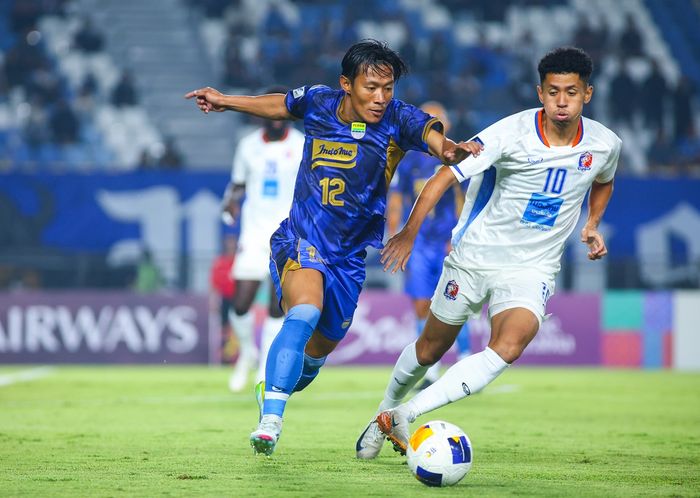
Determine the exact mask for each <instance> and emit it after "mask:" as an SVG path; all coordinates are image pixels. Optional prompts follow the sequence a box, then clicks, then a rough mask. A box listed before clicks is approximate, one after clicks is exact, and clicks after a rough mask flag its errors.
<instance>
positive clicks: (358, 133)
mask: <svg viewBox="0 0 700 498" xmlns="http://www.w3.org/2000/svg"><path fill="white" fill-rule="evenodd" d="M366 132H367V123H357V122H355V123H352V124H351V125H350V134H351V135H352V138H354V139H355V140H359V139H361V138H362V137H364V136H365V133H366Z"/></svg>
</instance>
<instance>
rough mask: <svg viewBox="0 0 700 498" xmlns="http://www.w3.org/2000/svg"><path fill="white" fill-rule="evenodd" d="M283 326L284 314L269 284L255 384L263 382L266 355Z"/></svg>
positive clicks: (273, 289)
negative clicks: (268, 301)
mask: <svg viewBox="0 0 700 498" xmlns="http://www.w3.org/2000/svg"><path fill="white" fill-rule="evenodd" d="M283 324H284V312H283V311H282V308H280V305H279V301H278V300H277V295H276V293H275V288H274V286H273V285H272V282H270V305H269V307H268V315H267V317H266V318H265V321H264V322H263V327H262V334H261V336H260V354H259V361H258V373H257V374H256V378H255V383H256V384H257V383H259V382H260V381H262V380H265V364H266V363H267V353H268V351H270V346H271V345H272V341H274V340H275V337H276V336H277V333H278V332H279V331H280V329H281V328H282V325H283Z"/></svg>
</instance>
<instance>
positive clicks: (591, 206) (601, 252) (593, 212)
mask: <svg viewBox="0 0 700 498" xmlns="http://www.w3.org/2000/svg"><path fill="white" fill-rule="evenodd" d="M612 192H613V182H612V181H609V182H608V183H598V182H593V185H591V193H590V194H589V196H588V219H586V224H585V225H584V227H583V229H582V230H581V242H583V243H584V244H586V245H587V246H588V259H590V260H596V259H600V258H602V257H603V256H605V255H606V254H608V248H607V247H606V246H605V239H604V238H603V235H602V234H601V233H600V232H599V231H598V225H600V221H601V220H602V219H603V213H605V208H606V207H607V205H608V201H609V200H610V197H611V196H612Z"/></svg>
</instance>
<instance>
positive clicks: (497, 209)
mask: <svg viewBox="0 0 700 498" xmlns="http://www.w3.org/2000/svg"><path fill="white" fill-rule="evenodd" d="M543 112H544V111H543V110H542V109H530V110H527V111H523V112H520V113H517V114H513V115H511V116H508V117H507V118H504V119H502V120H501V121H498V122H497V123H495V124H493V125H491V126H490V127H488V128H486V129H485V130H484V131H482V132H481V133H479V134H478V135H477V136H476V137H474V138H473V139H472V140H476V141H480V142H482V143H483V145H484V150H483V151H482V152H481V154H480V155H479V156H478V157H468V158H467V159H465V160H464V161H462V162H461V163H459V164H457V165H454V166H451V169H452V172H453V173H454V175H455V176H456V177H457V179H458V180H459V181H460V182H461V181H464V180H466V179H467V178H470V177H471V181H470V183H469V188H468V190H467V194H466V201H465V203H464V208H463V210H462V214H461V216H460V219H459V221H458V223H457V226H456V227H455V228H454V230H453V232H452V245H453V247H454V251H453V252H452V253H451V254H450V255H449V256H448V258H450V262H451V263H452V264H454V265H456V266H458V267H463V268H465V269H469V268H478V269H500V268H504V267H508V266H518V267H523V266H525V267H533V268H537V269H541V270H543V271H547V272H552V273H553V274H556V273H557V272H558V271H559V268H560V259H561V255H562V252H563V251H564V244H565V242H566V239H567V238H568V237H569V235H570V234H571V232H572V231H573V229H574V227H575V226H576V222H577V221H578V218H579V216H580V214H581V205H582V204H583V200H584V198H585V196H586V193H587V192H588V190H589V188H590V186H591V184H592V183H593V181H594V180H596V181H598V182H600V183H607V182H609V181H611V180H612V179H613V176H614V174H615V169H616V167H617V160H618V157H619V155H620V147H621V141H620V139H619V138H618V137H617V135H615V134H614V133H613V132H612V131H610V130H609V129H607V128H606V127H605V126H603V125H601V124H600V123H598V122H596V121H593V120H592V119H588V118H582V119H581V124H580V125H579V130H578V134H577V136H576V139H575V140H574V142H573V145H571V146H549V144H548V143H547V139H546V137H545V135H544V132H543V130H542V115H543Z"/></svg>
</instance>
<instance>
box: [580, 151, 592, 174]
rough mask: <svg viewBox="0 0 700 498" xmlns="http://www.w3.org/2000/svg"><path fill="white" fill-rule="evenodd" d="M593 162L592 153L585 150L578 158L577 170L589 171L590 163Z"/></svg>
mask: <svg viewBox="0 0 700 498" xmlns="http://www.w3.org/2000/svg"><path fill="white" fill-rule="evenodd" d="M592 164H593V154H591V153H590V152H588V151H586V152H584V153H583V154H581V156H580V157H579V158H578V170H579V171H589V170H590V169H591V165H592Z"/></svg>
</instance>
